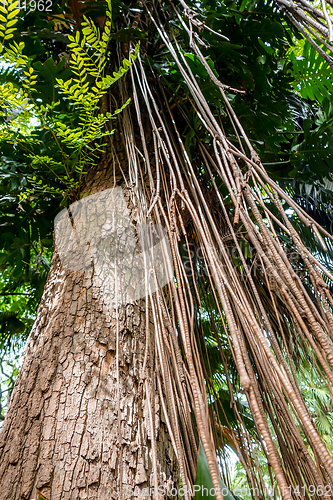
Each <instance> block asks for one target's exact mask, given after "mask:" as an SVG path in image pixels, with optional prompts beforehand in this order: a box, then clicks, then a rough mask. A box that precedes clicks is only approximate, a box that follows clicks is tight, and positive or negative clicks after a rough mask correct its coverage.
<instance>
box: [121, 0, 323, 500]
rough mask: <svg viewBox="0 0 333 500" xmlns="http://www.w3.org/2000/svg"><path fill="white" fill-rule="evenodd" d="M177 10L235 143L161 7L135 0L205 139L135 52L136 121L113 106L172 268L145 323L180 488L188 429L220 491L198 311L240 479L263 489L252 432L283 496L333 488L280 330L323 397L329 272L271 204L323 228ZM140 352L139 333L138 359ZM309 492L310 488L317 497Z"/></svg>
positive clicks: (189, 459)
mask: <svg viewBox="0 0 333 500" xmlns="http://www.w3.org/2000/svg"><path fill="white" fill-rule="evenodd" d="M181 3H182V5H183V2H181ZM183 7H184V15H183V16H182V15H180V14H179V11H178V10H177V9H176V8H175V7H173V9H174V11H175V12H176V14H177V15H178V18H179V21H180V23H181V24H182V26H183V28H184V29H186V31H187V33H188V37H189V45H190V48H189V50H191V51H192V53H193V54H195V55H196V56H197V57H198V58H199V60H200V61H201V63H202V64H203V65H204V67H205V68H206V70H207V73H208V75H209V77H210V78H211V80H212V81H213V82H214V83H215V85H216V86H217V87H218V88H219V90H220V93H221V100H222V102H224V106H225V109H226V110H227V113H228V116H229V119H230V121H231V122H232V124H233V127H234V131H235V135H236V137H238V145H236V144H235V143H233V142H231V140H229V138H228V137H227V136H226V135H225V133H224V130H223V125H222V124H221V123H219V122H218V120H217V119H216V117H215V116H214V114H213V112H212V110H211V108H210V105H209V104H208V102H207V101H206V99H205V97H204V95H203V93H202V91H201V89H200V85H199V83H198V81H197V79H196V77H195V75H194V74H193V73H192V71H191V68H190V66H189V65H188V62H187V60H186V57H185V56H184V51H183V49H184V48H183V47H179V46H178V45H177V40H176V37H175V36H174V34H173V32H172V29H170V30H167V29H166V26H167V19H161V18H160V16H163V15H164V14H163V13H161V11H159V12H158V11H157V10H150V7H148V5H145V8H146V10H147V12H148V15H147V18H148V20H149V22H150V23H152V24H153V25H154V26H155V28H156V30H157V31H158V33H159V36H160V39H161V41H162V43H163V44H165V46H166V48H167V50H168V52H169V58H170V59H171V60H172V61H173V62H175V63H176V65H177V67H178V69H179V71H180V72H181V75H182V78H183V79H184V81H185V82H186V85H187V89H188V95H187V98H188V100H189V101H190V102H191V104H192V106H193V109H194V110H195V111H196V113H197V115H198V117H199V118H200V120H201V122H202V127H203V128H204V129H205V131H206V135H207V143H204V142H199V143H198V145H197V157H196V159H195V161H191V160H190V158H189V156H188V154H187V151H186V148H185V145H184V143H183V141H182V138H181V137H180V134H179V133H178V130H177V123H176V120H175V117H174V111H173V109H171V106H170V104H169V102H168V100H167V99H166V97H165V94H163V92H164V91H163V83H162V82H158V81H157V82H156V85H157V86H158V89H159V90H160V92H159V93H157V94H155V93H154V90H153V89H152V88H151V83H150V79H149V78H148V77H147V75H148V73H147V69H146V68H147V66H144V64H143V59H142V56H140V57H139V58H138V61H137V62H136V63H135V65H134V66H133V67H132V68H131V71H130V75H131V87H132V91H133V96H134V104H135V110H136V118H135V117H134V114H133V113H132V116H131V115H130V114H129V111H128V109H125V110H124V113H123V116H122V117H121V121H122V132H123V135H124V138H125V144H126V149H127V156H128V162H129V171H128V176H129V181H128V183H129V184H130V185H131V186H132V187H131V189H132V193H133V200H134V203H135V204H136V205H137V207H138V208H139V212H140V217H141V220H142V222H145V221H146V220H147V219H148V221H151V222H155V223H162V224H163V225H165V227H166V229H167V231H168V236H169V240H170V245H171V250H172V258H173V266H174V270H175V282H170V283H169V285H168V290H167V291H165V289H164V290H161V289H160V290H159V291H158V292H156V293H154V294H150V295H149V296H147V307H150V306H151V310H152V314H153V320H154V327H155V349H156V358H157V360H158V361H157V364H156V368H157V382H158V383H157V385H158V390H159V394H160V398H161V402H162V407H163V408H167V412H168V415H169V416H168V418H167V426H168V430H169V433H170V436H171V440H172V443H173V446H174V448H175V452H176V455H177V458H178V460H179V466H180V471H181V476H182V482H183V485H188V486H191V485H192V484H193V481H194V478H195V459H196V452H197V446H198V441H197V437H196V431H197V434H198V438H199V439H200V441H201V442H202V445H203V448H204V450H205V453H206V457H207V461H208V465H209V469H210V472H211V477H212V481H213V486H214V488H215V489H216V498H217V500H222V499H223V496H222V493H221V491H220V488H219V485H220V483H219V478H218V475H219V469H218V461H217V457H216V449H218V446H217V442H218V437H217V433H216V429H221V428H222V427H223V426H222V424H221V422H220V418H219V414H220V413H219V411H220V408H219V402H218V399H217V398H216V394H215V395H214V387H213V385H212V382H211V379H210V377H209V373H207V368H206V367H205V363H204V362H203V360H204V359H205V353H204V347H203V348H202V346H204V343H205V342H204V333H203V330H202V328H200V314H204V315H208V316H209V318H210V322H211V329H212V331H213V333H214V335H215V338H216V342H217V344H218V347H219V351H220V356H221V364H223V366H224V367H225V376H226V377H227V382H228V386H229V389H230V393H231V404H232V408H233V411H234V413H235V415H236V416H237V419H238V426H237V431H235V430H233V429H232V428H231V427H230V428H229V431H230V432H231V433H232V435H233V436H234V438H235V439H234V442H235V446H236V447H238V452H239V457H240V459H241V461H242V464H243V466H244V468H245V470H246V473H247V476H248V479H249V482H250V484H252V486H253V487H257V488H259V490H260V491H261V492H262V493H263V494H265V484H264V480H263V477H262V474H261V472H260V467H259V466H258V462H257V459H256V456H255V450H254V448H255V445H256V444H257V443H258V442H260V444H261V447H262V449H263V451H264V453H265V455H266V457H267V462H268V465H269V470H270V471H273V473H274V475H275V478H276V481H277V483H278V486H279V489H280V492H281V494H282V496H283V498H285V499H290V498H291V497H292V496H293V495H294V494H293V493H291V492H290V489H288V487H289V486H292V487H293V486H298V487H299V488H301V487H302V486H304V495H305V496H307V497H309V498H310V495H309V486H310V485H318V486H322V487H324V485H333V459H332V457H331V455H330V453H329V452H328V450H327V448H326V446H325V444H324V443H323V441H322V439H321V437H320V436H319V434H318V431H317V429H316V427H315V425H314V424H313V422H312V419H311V416H310V414H309V411H308V409H307V407H306V405H305V402H304V399H303V397H302V394H301V390H300V387H299V385H298V382H297V378H296V373H295V366H296V364H297V359H295V358H297V356H295V354H294V353H293V352H292V350H291V349H290V342H289V340H290V339H293V342H294V343H295V344H296V345H297V346H298V348H299V350H300V351H303V352H304V353H305V355H306V356H307V357H308V358H309V359H311V360H312V362H313V363H314V365H315V366H316V367H317V370H318V374H319V376H320V377H322V378H323V379H324V380H325V381H326V383H327V385H328V387H329V389H330V393H331V395H332V390H331V387H332V383H333V372H332V368H333V345H332V342H333V318H332V307H333V299H332V296H331V294H330V291H329V286H328V283H329V281H330V280H332V279H333V276H332V275H331V274H330V273H329V272H328V271H327V270H325V268H324V267H323V266H322V264H321V263H320V262H318V261H317V260H316V258H315V257H314V256H313V255H312V254H311V253H310V252H309V251H308V250H307V248H306V247H305V245H304V244H303V242H302V240H301V238H300V236H299V234H298V233H297V231H296V230H295V228H294V226H293V225H292V223H291V222H290V219H289V217H288V211H287V212H286V210H285V208H284V206H283V205H284V204H287V205H288V206H289V207H290V210H291V211H293V212H294V213H295V214H296V215H297V216H298V217H299V219H300V220H301V221H302V222H303V223H304V224H305V225H306V226H308V227H310V228H311V229H312V231H313V235H314V237H315V238H317V239H318V241H319V242H320V243H321V245H322V247H323V249H324V250H325V248H326V245H325V237H326V238H330V239H332V236H331V235H330V234H329V233H327V231H325V230H324V229H323V228H321V227H319V226H318V224H316V222H315V221H314V220H313V219H311V218H310V217H309V216H308V215H307V214H306V212H305V211H304V210H303V209H302V208H300V207H299V206H297V204H296V203H295V202H294V201H293V200H292V199H291V198H290V197H289V196H288V195H287V194H286V193H285V192H284V191H283V190H282V189H281V188H280V187H279V185H278V184H277V183H276V182H274V181H273V180H272V179H271V178H270V177H269V175H268V174H267V172H266V171H265V169H264V167H263V165H262V163H261V161H260V158H259V157H258V154H257V153H256V151H255V150H254V148H253V146H252V145H251V142H250V141H249V139H248V138H247V136H246V133H245V131H244V130H243V128H242V125H241V124H240V122H239V120H238V118H237V116H236V115H235V113H234V111H233V109H232V107H231V105H230V103H229V100H228V98H227V96H226V90H230V89H229V88H226V87H225V86H224V85H223V83H221V82H220V81H219V80H218V78H217V77H216V76H215V74H214V73H213V71H212V70H211V68H210V66H209V64H208V62H207V61H206V59H205V58H204V56H203V55H202V52H201V50H200V48H199V45H200V44H201V43H202V42H201V40H200V31H201V30H202V29H205V27H204V24H203V23H201V22H199V21H198V18H197V16H196V13H194V12H193V11H192V10H190V9H188V8H187V7H186V5H183ZM120 87H121V92H122V97H123V99H126V98H127V92H128V90H125V86H124V84H123V82H122V81H121V82H120ZM156 96H157V97H156ZM163 96H164V97H163ZM176 106H177V107H176V112H177V113H178V116H181V115H182V116H183V119H184V120H187V117H186V115H185V113H182V109H181V105H179V103H176ZM147 113H148V116H149V119H150V127H151V130H150V131H149V134H152V137H153V143H154V158H153V160H152V157H150V156H149V154H148V150H147V140H146V134H147V130H146V129H144V127H143V125H142V121H141V116H142V114H145V115H147ZM134 121H135V125H136V124H137V125H138V127H139V129H140V136H141V145H140V144H138V143H136V142H137V141H136V140H135V136H136V135H137V134H134V126H135V125H134ZM200 171H201V172H204V174H205V176H206V178H208V179H209V185H210V189H209V191H207V189H204V188H203V187H202V185H201V183H200V182H199V177H198V175H199V172H200ZM146 179H148V181H147V182H146ZM221 183H223V185H224V186H225V187H226V189H227V192H228V194H227V195H226V196H223V195H222V194H221V191H220V190H219V189H218V185H221ZM208 192H209V193H210V195H209V196H208ZM226 200H229V201H228V204H227V203H226ZM286 239H287V240H288V241H289V242H290V244H291V245H292V246H293V248H294V249H295V251H296V252H297V254H298V256H299V258H300V262H301V267H302V269H303V271H304V272H305V274H306V275H307V276H308V278H309V283H310V287H309V286H306V285H305V283H304V282H303V281H302V279H301V277H300V275H299V274H300V273H298V272H297V266H295V264H294V262H293V261H292V260H291V259H290V255H289V252H288V248H287V245H286V244H285V241H286ZM181 240H183V241H185V245H186V248H187V255H188V256H189V255H190V247H191V245H196V247H200V249H201V252H202V256H203V264H202V266H203V267H204V268H205V269H206V270H207V269H209V273H208V278H207V279H206V280H205V281H204V280H203V279H202V278H201V277H200V275H199V272H198V271H199V269H198V267H199V265H198V263H197V262H194V261H193V259H190V267H191V272H190V273H189V272H188V270H187V269H186V268H185V262H184V258H183V256H182V254H181V251H180V249H179V242H180V241H181ZM244 241H245V242H248V243H249V244H250V245H251V248H253V251H254V254H255V258H254V260H256V261H257V262H258V263H259V268H258V269H259V270H258V272H257V273H254V272H253V260H252V261H251V260H249V258H248V255H247V251H246V247H245V246H244V245H243V244H242V242H244ZM230 244H232V245H233V246H234V248H235V249H236V253H237V259H238V265H235V263H234V260H233V259H232V257H231V255H230V251H229V247H230ZM207 282H208V285H207ZM149 304H150V306H149ZM217 317H219V320H216V318H217ZM223 335H224V336H226V338H227V341H228V344H229V347H230V350H231V352H232V355H233V359H234V363H235V365H236V368H237V372H238V376H239V382H240V386H241V390H242V391H243V392H244V394H245V395H246V398H247V401H248V404H249V407H250V409H251V412H252V416H253V419H254V422H255V427H256V431H257V437H256V438H255V437H253V435H250V434H249V431H248V430H247V428H246V426H245V424H244V420H243V417H242V415H241V413H240V412H239V411H238V407H237V405H236V403H235V400H234V398H233V389H234V380H231V377H230V375H228V371H227V366H226V359H225V354H224V350H223V348H222V345H221V337H222V336H223ZM148 337H149V335H147V339H148ZM179 347H180V348H181V351H182V353H183V360H182V359H181V357H180V354H179ZM201 349H203V351H201ZM148 350H149V343H148V341H147V346H146V356H145V359H146V358H147V357H148V356H149V352H148ZM145 363H146V362H145ZM145 363H144V369H145V367H146V364H145ZM171 375H172V376H171ZM207 388H208V390H209V401H207V393H206V391H207ZM208 402H209V403H210V404H208ZM192 412H193V414H194V417H195V422H196V425H195V429H196V431H195V430H194V429H193V421H192V417H191V414H192ZM258 440H259V441H258ZM271 478H272V483H273V476H271ZM314 496H317V497H318V498H319V496H320V494H318V492H317V493H315V494H314Z"/></svg>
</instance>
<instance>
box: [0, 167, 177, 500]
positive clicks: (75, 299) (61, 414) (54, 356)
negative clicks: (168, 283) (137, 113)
mask: <svg viewBox="0 0 333 500" xmlns="http://www.w3.org/2000/svg"><path fill="white" fill-rule="evenodd" d="M112 183H113V171H112V168H111V167H109V166H108V165H107V164H106V165H104V166H102V167H101V168H100V169H99V171H98V173H97V175H95V177H94V181H93V184H92V185H91V186H90V188H91V192H98V191H100V190H103V189H106V188H109V187H112ZM117 316H118V318H117ZM117 337H118V350H117V342H116V340H117ZM151 341H152V342H153V338H152V339H151ZM145 348H146V320H145V301H144V300H141V301H138V302H135V303H134V304H129V305H122V306H121V307H119V310H118V314H116V311H115V310H113V311H112V310H110V308H108V307H106V305H105V303H103V293H102V291H101V290H100V289H99V288H98V287H97V286H96V282H95V284H94V282H93V281H92V279H91V271H90V270H88V271H87V270H86V271H76V272H75V271H69V270H66V269H64V268H63V266H62V264H61V262H60V259H59V255H58V254H57V252H55V254H54V256H53V260H52V266H51V270H50V274H49V277H48V281H47V284H46V287H45V291H44V295H43V298H42V301H41V304H40V306H39V309H38V315H37V320H36V322H35V325H34V328H33V330H32V332H31V335H30V338H29V340H28V344H27V347H26V352H25V358H24V363H23V366H22V368H21V370H20V373H19V376H18V380H17V382H16V385H15V388H14V391H13V394H12V400H11V404H10V408H9V411H8V414H7V416H6V419H5V422H4V424H3V427H2V429H1V433H0V490H1V498H2V499H3V500H19V499H27V500H32V499H38V498H39V493H41V494H42V495H43V496H44V497H45V498H46V499H48V500H69V499H71V500H77V499H96V500H97V499H99V500H110V499H113V498H114V499H125V498H126V499H127V498H136V499H141V498H142V499H143V498H145V499H147V498H155V496H154V495H153V493H152V488H153V486H154V485H155V484H156V481H157V483H158V485H159V486H160V487H161V488H162V487H163V488H167V487H168V488H169V489H171V488H173V487H177V485H178V481H179V471H178V464H177V461H176V458H175V455H174V452H173V449H172V446H171V443H170V439H169V437H168V434H167V431H166V425H165V420H164V415H163V411H162V408H161V407H160V405H159V398H158V396H157V392H156V380H155V377H154V369H153V362H154V360H153V359H152V355H151V354H150V356H149V366H150V372H149V373H151V376H149V377H148V378H144V377H143V375H142V370H141V368H142V364H143V359H144V355H145ZM118 383H119V385H118ZM147 388H148V390H147ZM147 392H148V394H150V397H148V398H147ZM152 428H153V429H154V434H155V437H156V448H155V452H154V453H153V451H154V450H152V445H154V440H152V435H151V434H152V433H151V429H152ZM153 447H154V446H153ZM154 454H155V456H156V457H157V459H153V455H154ZM154 463H155V464H156V463H157V467H155V469H157V470H156V471H153V469H154V466H153V464H154ZM153 478H154V479H153ZM147 488H148V489H150V491H149V490H147ZM161 491H162V490H161ZM172 493H173V494H174V493H175V490H173V492H172ZM156 498H158V497H157V496H156ZM173 498H178V494H177V495H175V496H173Z"/></svg>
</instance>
